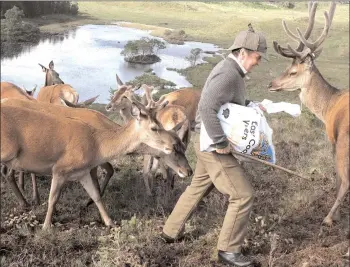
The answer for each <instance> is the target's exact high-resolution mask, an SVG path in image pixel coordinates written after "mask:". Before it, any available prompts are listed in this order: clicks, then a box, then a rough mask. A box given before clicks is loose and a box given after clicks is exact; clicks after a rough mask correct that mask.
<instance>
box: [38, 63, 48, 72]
mask: <svg viewBox="0 0 350 267" xmlns="http://www.w3.org/2000/svg"><path fill="white" fill-rule="evenodd" d="M38 64H39V66H40V67H41V69H42V71H43V72H46V71H47V68H46V67H44V66H43V65H41V64H40V63H38Z"/></svg>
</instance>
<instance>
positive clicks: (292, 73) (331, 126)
mask: <svg viewBox="0 0 350 267" xmlns="http://www.w3.org/2000/svg"><path fill="white" fill-rule="evenodd" d="M335 6H336V4H335V3H331V5H330V10H329V13H328V12H325V13H324V17H325V20H326V22H325V26H324V29H323V32H322V34H321V35H320V37H319V38H318V39H317V40H316V41H315V42H311V41H310V40H308V38H309V37H310V34H311V31H312V29H313V25H314V20H315V12H316V7H317V3H309V24H308V27H307V29H306V31H305V33H304V34H302V33H301V31H300V30H299V29H298V28H297V32H298V35H296V34H294V33H292V32H291V31H290V30H289V29H288V28H287V24H286V23H285V21H283V27H284V30H285V31H286V33H287V35H288V36H289V37H291V38H292V39H293V40H297V41H298V42H299V45H298V47H297V48H296V49H294V48H292V47H291V46H290V45H289V44H288V45H287V48H284V47H281V46H280V45H279V44H278V43H277V42H276V41H274V42H273V45H274V49H275V50H276V52H277V53H278V54H280V55H282V56H284V57H287V58H291V59H293V62H292V65H291V66H289V67H288V68H287V69H286V70H285V71H284V72H283V73H282V74H281V75H280V76H279V77H277V78H276V79H274V80H273V81H272V82H271V83H270V85H269V90H270V91H295V90H298V89H300V90H301V93H300V95H299V96H300V99H301V101H302V103H303V104H304V105H305V106H306V107H308V108H309V109H310V110H311V111H312V112H313V113H314V114H315V115H316V116H317V117H318V118H319V119H320V120H321V121H322V122H323V123H324V124H325V126H326V133H327V136H328V139H329V141H330V142H331V143H332V144H333V147H334V151H335V158H336V169H337V173H338V176H339V177H337V197H336V201H335V203H334V205H333V207H332V208H331V210H330V211H329V213H328V215H327V216H326V217H325V218H324V220H323V223H324V224H326V225H332V223H333V220H335V219H338V218H339V216H340V212H339V205H340V204H341V203H342V202H343V200H344V198H345V195H346V193H347V191H348V189H349V91H348V90H339V89H337V88H335V87H333V86H332V85H330V84H329V83H328V82H327V81H326V80H325V79H324V78H323V77H322V75H321V73H320V71H319V70H318V69H317V67H316V65H315V59H316V58H317V57H318V56H319V55H320V53H321V51H322V48H321V44H322V43H323V42H324V41H325V39H326V37H327V35H328V31H329V28H330V26H331V23H332V19H333V15H334V11H335ZM339 178H340V179H339Z"/></svg>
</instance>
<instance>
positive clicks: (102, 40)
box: [1, 25, 219, 103]
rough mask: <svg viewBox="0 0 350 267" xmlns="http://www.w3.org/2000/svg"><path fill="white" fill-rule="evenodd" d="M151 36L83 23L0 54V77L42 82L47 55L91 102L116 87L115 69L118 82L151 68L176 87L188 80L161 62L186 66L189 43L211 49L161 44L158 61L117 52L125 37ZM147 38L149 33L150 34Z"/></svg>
mask: <svg viewBox="0 0 350 267" xmlns="http://www.w3.org/2000/svg"><path fill="white" fill-rule="evenodd" d="M141 37H152V36H150V34H149V32H147V31H142V30H137V29H131V28H123V27H120V26H117V25H85V26H81V27H78V28H77V29H76V31H71V32H69V33H68V34H66V35H64V36H62V35H60V36H52V37H50V38H45V39H42V40H40V42H39V44H38V45H34V46H30V47H26V48H25V49H23V50H21V51H20V53H19V54H18V55H17V56H16V57H11V58H3V59H2V60H1V81H9V82H13V83H15V84H17V85H19V86H22V85H24V86H25V87H26V88H32V87H33V86H34V85H35V84H37V85H38V87H41V86H43V85H44V80H45V74H44V73H43V72H42V71H41V68H40V67H39V65H38V63H41V64H43V65H44V66H48V64H49V62H50V61H51V60H53V61H54V63H55V69H56V71H57V72H58V73H59V74H60V78H61V79H62V80H63V81H64V82H65V83H68V84H70V85H72V86H73V87H74V88H75V89H76V90H77V92H78V93H79V95H80V99H81V100H84V99H87V98H90V97H93V96H95V95H98V94H99V95H100V97H99V98H98V100H97V102H100V103H106V102H107V101H108V98H109V93H108V91H109V88H110V87H112V88H115V87H116V80H115V74H116V73H118V75H119V76H120V78H121V79H122V80H123V82H127V81H129V80H132V79H134V78H135V77H136V76H139V75H142V74H143V73H144V71H145V70H147V69H149V68H152V69H153V71H154V72H155V73H156V75H157V76H159V77H161V78H163V79H166V80H170V81H172V82H174V83H175V84H177V87H186V86H191V84H189V83H188V81H187V80H186V79H185V78H184V77H183V76H181V75H179V74H178V73H177V72H174V71H168V70H166V68H169V67H170V68H178V69H181V68H186V67H188V66H189V63H188V62H187V61H186V60H184V58H185V57H186V56H188V55H189V53H190V50H191V49H193V48H197V47H199V48H201V49H203V50H209V51H217V50H218V49H219V48H218V47H216V46H214V45H213V44H205V43H198V42H185V44H184V45H174V44H167V48H166V49H164V50H160V51H159V54H158V55H159V57H160V58H161V59H162V61H161V62H158V63H155V64H152V65H139V64H130V63H127V62H125V61H124V58H123V56H122V55H121V54H120V52H121V51H122V50H123V47H124V45H125V44H126V43H127V42H128V41H129V40H137V39H140V38H141ZM152 38H153V37H152Z"/></svg>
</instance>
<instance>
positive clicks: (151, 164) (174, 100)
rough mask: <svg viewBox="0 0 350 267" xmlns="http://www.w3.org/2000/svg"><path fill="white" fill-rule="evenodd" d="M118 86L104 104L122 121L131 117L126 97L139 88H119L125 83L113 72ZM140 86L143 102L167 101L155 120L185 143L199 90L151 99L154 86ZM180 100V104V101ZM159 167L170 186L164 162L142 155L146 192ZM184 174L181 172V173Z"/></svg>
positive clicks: (160, 103)
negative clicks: (142, 92)
mask: <svg viewBox="0 0 350 267" xmlns="http://www.w3.org/2000/svg"><path fill="white" fill-rule="evenodd" d="M116 80H117V86H118V87H119V89H118V90H117V91H116V92H115V93H114V95H113V97H112V100H111V102H110V103H109V104H107V106H106V110H107V111H109V112H111V111H116V110H119V112H120V115H121V117H122V118H123V120H124V121H125V122H128V121H129V120H130V118H131V115H130V105H131V102H130V101H129V100H128V98H130V97H133V98H135V91H136V90H138V89H139V88H140V86H138V87H134V88H133V87H131V86H130V87H129V89H128V90H126V91H122V90H120V88H122V87H123V86H124V83H123V82H122V81H121V79H120V78H119V77H118V75H116ZM142 88H143V89H144V91H145V94H144V97H143V99H142V101H143V103H144V104H146V105H147V106H148V107H152V106H157V105H162V104H163V103H169V104H168V105H167V106H166V107H165V108H164V109H162V110H160V112H158V114H157V120H158V121H159V122H160V123H161V124H162V126H163V127H164V129H166V130H175V131H176V132H177V135H178V136H179V137H180V139H181V140H182V141H183V142H184V144H185V146H186V147H187V145H188V142H189V140H190V128H191V122H192V123H194V120H195V112H196V110H197V105H198V100H199V96H200V92H199V91H198V90H193V89H183V90H179V91H181V92H182V93H180V92H179V91H175V92H172V93H169V94H167V95H164V96H162V97H161V98H160V99H159V100H158V101H157V102H156V101H154V100H153V97H152V90H153V87H150V86H147V85H145V84H144V85H142ZM179 103H182V104H183V105H180V104H179ZM156 171H159V172H160V173H161V174H162V176H163V178H165V180H166V181H167V190H169V188H170V187H173V183H174V175H173V174H172V173H171V171H170V170H169V169H168V168H167V166H166V165H165V164H164V162H162V160H160V161H159V160H158V159H156V158H155V157H150V156H147V155H146V156H145V157H144V166H143V178H144V183H145V187H146V192H147V195H149V196H151V195H152V192H151V187H152V186H150V181H152V179H151V178H152V175H151V173H152V172H156ZM180 177H183V176H180Z"/></svg>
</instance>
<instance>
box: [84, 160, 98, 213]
mask: <svg viewBox="0 0 350 267" xmlns="http://www.w3.org/2000/svg"><path fill="white" fill-rule="evenodd" d="M90 175H91V179H92V182H93V183H94V186H96V189H97V190H98V192H99V193H100V195H101V188H100V184H99V183H98V176H97V167H95V168H93V169H92V170H91V171H90ZM93 202H94V201H93V200H92V198H90V199H89V201H88V202H87V203H86V205H85V206H86V207H88V206H90V205H91V204H92V203H93Z"/></svg>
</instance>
